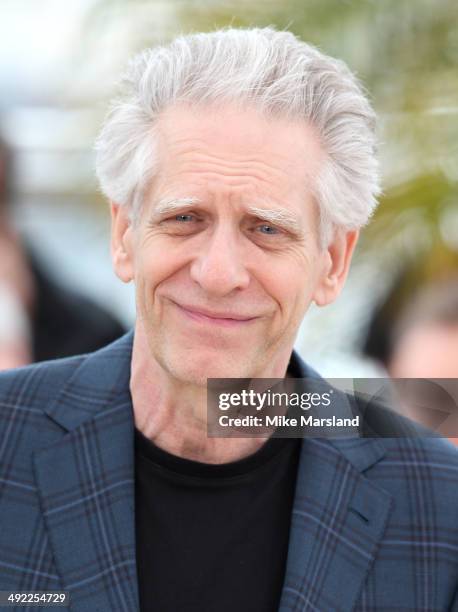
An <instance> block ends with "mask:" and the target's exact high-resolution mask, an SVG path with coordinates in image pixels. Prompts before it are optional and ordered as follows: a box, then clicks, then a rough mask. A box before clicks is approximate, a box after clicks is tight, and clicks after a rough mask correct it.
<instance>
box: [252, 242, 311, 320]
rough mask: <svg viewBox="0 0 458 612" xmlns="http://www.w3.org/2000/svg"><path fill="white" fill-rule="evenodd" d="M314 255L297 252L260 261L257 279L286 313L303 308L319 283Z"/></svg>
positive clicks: (302, 309)
mask: <svg viewBox="0 0 458 612" xmlns="http://www.w3.org/2000/svg"><path fill="white" fill-rule="evenodd" d="M317 272H318V263H317V260H316V258H315V257H312V256H310V257H308V256H306V255H305V254H303V253H300V252H294V253H289V254H285V255H284V254H282V255H280V256H277V255H275V256H271V257H269V258H268V261H264V262H260V265H259V266H258V274H257V278H258V279H259V281H260V282H261V284H262V286H263V287H264V288H265V290H266V291H267V293H269V294H270V296H271V297H272V298H273V299H274V300H275V301H276V302H277V303H278V304H279V305H280V307H281V310H282V311H283V312H284V313H292V312H293V311H295V310H300V311H304V310H305V308H306V307H307V306H308V304H309V303H310V299H311V296H312V294H313V290H314V288H315V285H316V283H317V277H318V273H317Z"/></svg>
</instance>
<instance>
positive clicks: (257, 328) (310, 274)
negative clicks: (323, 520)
mask: <svg viewBox="0 0 458 612" xmlns="http://www.w3.org/2000/svg"><path fill="white" fill-rule="evenodd" d="M157 130H158V138H159V140H158V142H159V157H160V162H159V168H158V172H157V174H156V177H155V179H154V181H153V183H152V185H151V188H150V190H149V192H148V193H147V196H146V198H145V201H144V204H143V208H142V212H141V215H140V219H139V220H138V223H135V224H134V225H133V226H132V225H130V223H129V220H128V218H127V214H126V212H125V209H124V208H123V207H119V206H116V205H115V204H113V205H112V215H113V240H112V252H113V259H114V265H115V270H116V272H117V274H118V276H120V278H121V279H122V280H124V281H126V282H127V281H130V280H131V279H133V280H134V282H135V285H136V301H137V327H136V334H141V335H142V337H143V338H144V340H145V342H144V346H145V347H146V349H145V350H146V351H147V352H148V357H149V358H150V359H152V360H154V361H155V362H156V363H158V364H159V365H160V366H161V367H162V368H163V369H164V370H165V371H166V372H168V373H169V374H170V375H171V376H173V377H174V378H175V379H178V380H180V381H184V382H186V381H187V382H192V383H194V384H205V383H206V379H207V377H255V376H272V377H273V376H283V375H284V372H285V370H286V366H287V363H288V359H289V356H290V353H291V349H292V345H293V343H294V339H295V336H296V333H297V330H298V327H299V324H300V322H301V320H302V318H303V315H304V313H305V311H306V310H307V307H308V306H309V304H310V302H311V301H312V300H315V301H316V302H317V303H318V304H319V305H324V304H326V303H328V302H330V301H332V300H333V299H334V298H335V297H336V295H337V293H338V292H339V290H340V288H341V286H342V284H343V282H344V279H345V276H346V273H347V270H348V264H349V261H350V258H351V252H352V250H353V247H354V243H355V241H356V232H352V233H347V234H343V233H341V232H339V233H338V234H337V237H336V239H335V240H334V242H333V243H332V244H331V245H330V246H329V248H327V249H321V248H320V246H319V239H318V210H317V206H316V204H315V202H314V200H313V198H312V195H311V194H312V186H313V181H314V178H315V177H316V175H317V173H318V172H319V170H320V168H321V167H322V164H323V160H324V155H323V151H322V148H321V146H320V143H319V140H318V138H317V135H316V134H315V132H314V130H313V129H312V128H311V127H308V126H307V125H304V124H303V123H296V122H292V121H286V120H280V119H268V118H266V117H262V116H260V115H259V114H258V113H257V112H256V111H255V110H239V109H235V108H230V107H226V108H219V109H217V110H216V109H206V110H205V111H203V110H202V109H200V110H191V109H190V108H186V107H174V108H172V109H169V110H168V111H167V112H166V113H165V114H164V115H163V116H162V117H161V119H160V120H159V122H158V125H157Z"/></svg>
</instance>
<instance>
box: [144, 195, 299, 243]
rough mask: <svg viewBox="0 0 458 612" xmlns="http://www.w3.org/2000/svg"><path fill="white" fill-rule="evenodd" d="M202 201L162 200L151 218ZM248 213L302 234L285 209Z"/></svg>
mask: <svg viewBox="0 0 458 612" xmlns="http://www.w3.org/2000/svg"><path fill="white" fill-rule="evenodd" d="M201 203H202V200H200V199H199V198H195V197H184V198H164V199H162V200H159V202H158V203H157V204H156V206H155V207H154V210H153V216H154V217H155V216H162V215H168V214H173V213H175V212H177V211H181V210H183V209H186V208H192V207H193V206H195V205H196V204H201ZM247 211H248V213H249V214H251V215H253V216H254V217H257V218H258V219H259V220H260V221H265V222H266V223H272V224H274V225H277V226H278V227H280V228H281V229H283V230H285V231H287V232H291V233H293V234H296V235H298V236H301V235H302V234H303V231H302V228H301V225H300V223H299V221H298V219H297V217H296V216H295V215H293V214H292V213H291V212H290V211H289V210H287V209H286V208H261V207H260V206H249V207H248V209H247Z"/></svg>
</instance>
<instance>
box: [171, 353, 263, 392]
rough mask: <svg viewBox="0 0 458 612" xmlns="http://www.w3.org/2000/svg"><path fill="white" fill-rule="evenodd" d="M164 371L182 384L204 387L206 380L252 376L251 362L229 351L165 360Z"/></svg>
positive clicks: (189, 354) (184, 355)
mask: <svg viewBox="0 0 458 612" xmlns="http://www.w3.org/2000/svg"><path fill="white" fill-rule="evenodd" d="M163 364H164V366H165V367H166V369H167V370H168V371H169V372H170V373H171V374H172V376H173V377H174V378H176V379H178V380H180V381H181V382H183V383H188V384H194V385H198V386H206V385H207V379H208V378H247V377H250V376H252V375H253V374H251V373H252V372H253V371H254V369H253V361H248V360H247V359H246V355H244V356H243V357H240V356H239V355H238V354H231V353H230V351H223V350H219V351H200V350H193V351H189V352H186V354H183V355H181V356H180V357H179V358H177V357H176V356H175V358H170V356H169V358H168V359H167V358H165V359H164V361H163ZM249 364H250V365H249Z"/></svg>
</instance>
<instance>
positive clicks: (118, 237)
mask: <svg viewBox="0 0 458 612" xmlns="http://www.w3.org/2000/svg"><path fill="white" fill-rule="evenodd" d="M110 209H111V259H112V261H113V268H114V271H115V273H116V276H117V277H118V278H120V279H121V280H122V281H123V282H124V283H129V282H130V281H131V280H132V279H133V278H134V253H133V236H132V224H131V220H130V218H129V213H128V210H127V207H126V206H121V205H120V204H116V203H115V202H111V203H110Z"/></svg>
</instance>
